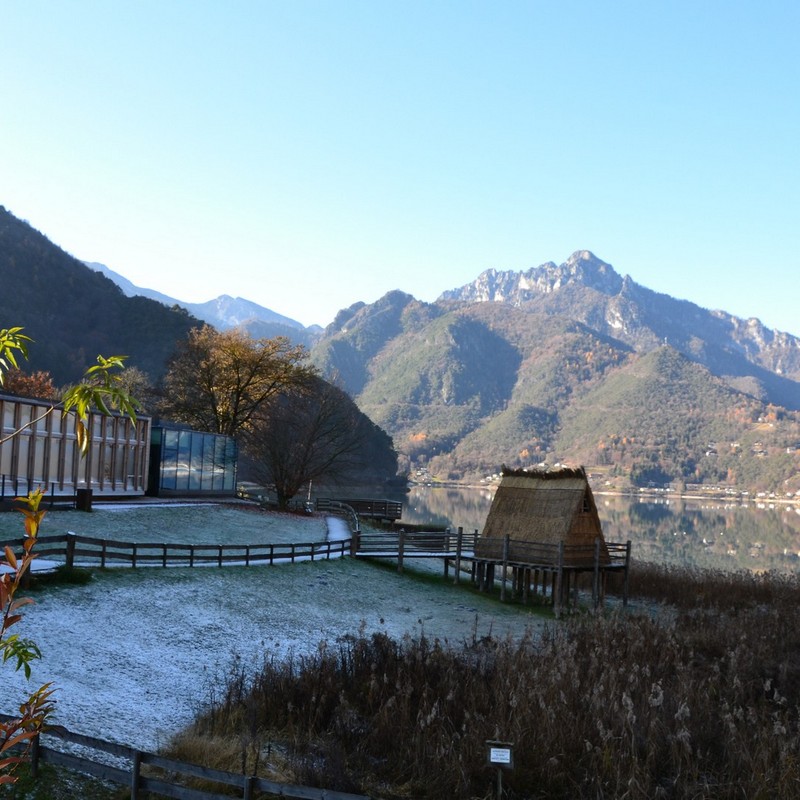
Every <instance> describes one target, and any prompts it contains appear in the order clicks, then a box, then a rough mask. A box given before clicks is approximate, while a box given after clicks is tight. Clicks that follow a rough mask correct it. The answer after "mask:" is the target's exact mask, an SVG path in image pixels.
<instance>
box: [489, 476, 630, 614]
mask: <svg viewBox="0 0 800 800" xmlns="http://www.w3.org/2000/svg"><path fill="white" fill-rule="evenodd" d="M629 551H630V547H629V545H624V546H622V545H609V544H608V543H606V541H605V538H604V537H603V530H602V526H601V524H600V517H599V516H598V513H597V506H596V505H595V501H594V495H593V494H592V490H591V487H590V486H589V481H588V479H587V477H586V471H585V470H584V469H583V467H578V468H570V467H560V468H557V469H552V470H530V471H528V470H509V469H506V468H504V469H503V473H502V479H501V481H500V485H499V486H498V488H497V491H496V493H495V496H494V500H493V502H492V506H491V508H490V510H489V515H488V517H487V519H486V524H485V526H484V529H483V533H482V535H481V536H480V537H479V538H478V540H477V542H476V544H475V558H476V562H477V574H478V580H479V584H481V587H482V588H486V589H488V588H489V586H490V584H493V583H494V580H495V571H496V568H500V569H501V570H502V572H501V573H500V576H501V579H502V581H503V586H502V588H503V593H504V592H505V581H506V576H507V574H508V573H509V571H510V572H511V577H512V580H513V590H514V591H515V592H517V591H521V592H522V593H523V596H524V597H525V598H527V595H528V592H529V590H530V588H531V580H533V581H534V584H533V588H534V590H537V589H538V585H539V582H541V589H542V594H543V595H546V593H547V588H548V587H547V584H548V582H549V583H550V584H551V586H550V596H551V600H552V603H553V605H554V607H555V608H556V610H560V608H561V607H562V606H563V605H564V604H565V602H568V600H569V590H570V585H572V588H573V589H574V590H575V591H576V592H577V584H578V575H579V574H580V573H581V572H591V573H592V575H593V582H592V595H593V600H594V603H595V605H597V604H599V602H600V600H601V598H602V593H603V591H604V587H605V577H606V572H607V571H608V570H617V569H624V570H625V574H626V575H627V564H628V560H629Z"/></svg>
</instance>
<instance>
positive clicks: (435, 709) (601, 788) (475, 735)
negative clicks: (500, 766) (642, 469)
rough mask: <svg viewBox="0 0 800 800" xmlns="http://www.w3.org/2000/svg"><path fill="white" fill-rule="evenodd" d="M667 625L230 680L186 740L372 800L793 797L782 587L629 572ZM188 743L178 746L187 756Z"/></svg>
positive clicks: (331, 653) (792, 664)
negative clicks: (492, 746) (499, 760)
mask: <svg viewBox="0 0 800 800" xmlns="http://www.w3.org/2000/svg"><path fill="white" fill-rule="evenodd" d="M631 587H632V588H633V587H637V591H641V592H642V595H641V596H642V597H644V598H648V599H650V600H652V601H654V602H666V601H669V602H670V603H671V606H670V608H671V609H672V613H669V614H657V613H656V614H653V613H647V614H630V613H622V612H616V613H612V614H608V615H591V616H590V615H586V616H580V615H575V616H572V617H571V618H569V619H567V620H564V621H559V622H556V621H555V620H553V621H552V622H548V623H547V624H546V626H545V627H544V629H543V630H540V631H527V632H526V633H525V634H523V635H521V636H519V637H516V638H506V639H499V640H498V639H491V640H486V639H483V640H478V639H476V638H473V639H472V640H471V641H467V642H464V643H463V644H462V645H461V646H459V647H456V648H454V647H452V646H449V645H447V644H446V643H443V642H440V641H437V640H431V639H428V638H425V637H419V638H405V639H403V640H400V641H397V640H392V639H389V638H388V637H386V636H385V635H382V634H375V635H372V636H366V635H361V636H357V637H349V638H348V637H345V638H343V639H341V640H339V641H337V642H335V643H329V642H326V643H322V644H320V646H319V648H318V649H317V651H316V653H314V654H313V655H311V656H303V657H294V658H290V659H288V660H286V661H280V662H279V661H274V660H270V661H268V662H267V663H265V664H263V666H262V667H261V668H260V669H258V670H256V671H255V672H254V673H252V674H251V673H249V672H248V671H247V670H245V669H243V668H241V667H237V668H236V669H235V670H233V671H232V672H231V674H230V675H229V676H228V679H227V681H226V682H225V685H224V686H221V687H219V696H218V697H216V698H214V700H213V702H212V704H211V706H210V708H209V710H208V711H207V713H205V714H204V715H202V716H201V717H199V718H198V719H197V721H196V723H195V725H194V726H193V729H192V730H191V731H188V732H186V733H185V734H183V736H182V737H181V741H182V746H183V748H184V750H183V751H177V752H178V754H179V755H180V756H181V757H188V753H187V749H188V750H190V749H191V748H192V747H193V746H195V745H196V742H197V741H198V740H199V741H203V740H204V739H207V738H214V737H216V738H218V739H219V738H221V739H223V740H225V739H227V740H228V741H236V742H237V743H238V756H237V758H238V762H239V763H238V764H237V765H236V766H237V767H238V768H242V769H243V770H244V771H249V772H251V771H254V770H255V769H258V770H260V771H262V772H269V771H270V770H272V771H273V774H274V771H275V770H277V771H278V772H279V773H280V775H279V777H282V778H284V779H288V780H295V781H297V782H303V783H310V784H314V785H318V786H326V787H328V788H336V789H340V790H345V791H355V792H363V793H366V794H370V795H371V796H373V797H383V798H400V797H416V798H427V797H429V798H444V797H447V798H481V797H488V796H493V795H492V791H493V790H492V783H493V781H494V774H493V771H492V769H490V768H489V767H488V766H487V763H486V760H487V759H486V756H487V746H486V741H487V740H489V739H502V740H506V741H511V742H514V744H515V748H514V768H513V770H511V771H509V772H508V773H507V774H505V775H504V786H505V787H506V789H507V796H508V797H511V798H593V800H594V799H597V798H629V799H630V800H652V799H653V798H676V799H677V798H681V799H682V798H722V799H724V798H731V800H733V798H737V800H739V799H740V798H748V799H749V800H753V799H756V800H758V798H764V799H765V800H766V798H771V799H773V798H774V799H775V800H782V799H783V798H786V800H788V798H796V797H798V796H800V736H799V734H800V723H799V720H798V717H799V713H798V712H799V711H800V603H798V602H797V601H798V599H800V586H798V581H797V579H795V578H786V577H783V578H782V577H777V576H747V575H739V576H732V575H728V576H725V575H722V574H708V573H695V572H690V573H686V572H684V571H681V570H668V569H650V568H639V569H635V570H634V574H632V579H631ZM193 743H194V744H193Z"/></svg>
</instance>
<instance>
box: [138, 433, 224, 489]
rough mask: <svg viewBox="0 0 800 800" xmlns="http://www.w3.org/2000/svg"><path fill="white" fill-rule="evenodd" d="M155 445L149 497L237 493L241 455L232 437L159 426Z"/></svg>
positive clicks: (151, 452)
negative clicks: (239, 455) (237, 470)
mask: <svg viewBox="0 0 800 800" xmlns="http://www.w3.org/2000/svg"><path fill="white" fill-rule="evenodd" d="M151 442H152V446H151V449H150V479H149V483H148V490H147V493H148V494H149V495H153V496H159V497H160V496H168V495H182V496H186V495H197V494H213V495H228V494H229V495H233V494H235V493H236V467H237V460H238V451H237V448H236V442H235V441H234V440H233V439H232V438H231V437H230V436H223V435H222V434H218V433H204V432H202V431H194V430H191V429H189V428H175V427H160V426H159V427H154V428H153V429H152V434H151Z"/></svg>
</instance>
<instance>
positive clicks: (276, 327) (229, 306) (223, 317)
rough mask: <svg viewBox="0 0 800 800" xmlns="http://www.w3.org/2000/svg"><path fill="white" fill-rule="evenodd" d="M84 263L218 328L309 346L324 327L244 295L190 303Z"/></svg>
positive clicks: (129, 290)
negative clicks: (238, 329) (259, 303)
mask: <svg viewBox="0 0 800 800" xmlns="http://www.w3.org/2000/svg"><path fill="white" fill-rule="evenodd" d="M84 263H85V264H86V266H87V267H89V268H90V269H92V270H94V271H95V272H100V273H102V274H103V275H105V276H106V277H107V278H109V279H110V280H112V281H114V283H116V284H117V286H119V287H120V288H121V289H122V291H123V292H124V293H125V294H126V295H127V296H128V297H136V296H142V297H148V298H150V299H151V300H156V301H158V302H159V303H163V304H164V305H167V306H170V307H172V306H179V307H181V308H185V309H186V310H187V311H188V312H189V313H190V314H192V316H194V317H197V318H198V319H200V320H202V321H203V322H207V323H208V324H209V325H212V326H213V327H215V328H218V329H219V330H227V329H228V328H244V329H245V330H247V331H248V332H249V333H250V334H251V336H254V337H255V338H266V339H269V338H272V337H273V336H287V337H288V338H290V339H292V341H294V342H297V343H298V344H304V345H306V346H310V345H311V344H312V343H313V342H314V340H315V339H316V338H317V337H318V335H319V333H320V332H321V331H322V328H321V327H320V326H318V325H312V326H310V327H308V328H306V327H305V326H304V325H303V324H302V323H300V322H298V321H297V320H294V319H291V318H290V317H285V316H283V315H282V314H278V313H277V312H276V311H272V310H271V309H269V308H265V307H264V306H261V305H258V304H257V303H253V302H252V301H250V300H245V299H244V298H242V297H231V296H230V295H227V294H223V295H220V296H219V297H216V298H214V299H213V300H209V301H207V302H205V303H187V302H185V301H183V300H178V299H177V298H174V297H170V296H169V295H165V294H162V293H161V292H158V291H156V290H154V289H148V288H143V287H141V286H136V285H135V284H134V283H132V282H131V281H129V280H128V279H127V278H125V277H124V276H122V275H120V274H119V273H118V272H115V271H114V270H112V269H111V268H110V267H108V266H106V265H105V264H100V263H98V262H96V261H85V262H84Z"/></svg>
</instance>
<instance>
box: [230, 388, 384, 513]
mask: <svg viewBox="0 0 800 800" xmlns="http://www.w3.org/2000/svg"><path fill="white" fill-rule="evenodd" d="M376 432H379V433H380V434H382V435H383V437H385V442H386V443H387V444H386V446H387V448H388V450H389V451H391V458H392V459H393V463H394V466H395V467H396V455H395V454H394V450H393V448H392V445H391V439H390V438H389V437H388V436H386V434H385V433H383V432H382V431H380V429H378V428H376V426H375V425H374V424H373V423H372V422H371V421H370V420H369V418H368V417H366V416H365V415H364V414H363V413H362V412H361V411H360V410H359V409H358V407H357V406H356V405H355V403H354V402H353V400H352V399H351V398H350V397H349V396H348V395H347V394H346V393H345V392H343V391H342V390H341V389H339V388H337V387H336V386H334V385H332V384H330V383H328V382H326V381H324V380H322V379H321V378H311V379H309V380H308V381H307V382H306V384H305V387H304V390H303V391H294V392H287V393H283V394H281V395H280V396H279V397H277V398H275V399H274V400H273V402H271V403H270V404H269V407H268V409H266V410H265V411H264V413H259V414H258V416H257V419H256V421H255V424H254V425H253V426H252V429H251V430H250V431H249V432H248V434H247V435H246V436H245V437H244V449H245V452H246V454H247V456H248V457H249V459H250V464H251V470H252V474H253V477H254V478H255V479H256V480H257V481H259V482H260V483H263V484H264V485H268V486H274V487H275V491H276V494H277V496H278V505H279V507H281V508H286V507H287V506H288V504H289V501H290V500H291V499H292V498H293V497H295V496H296V495H297V494H298V493H299V492H300V490H301V489H302V488H303V486H305V485H307V484H308V483H309V481H319V480H321V479H324V480H325V481H326V482H331V483H333V482H336V481H337V480H340V479H343V478H344V477H345V476H349V475H352V474H354V473H357V472H358V471H359V470H360V469H362V468H363V466H364V464H365V462H367V461H368V459H369V451H370V448H371V447H373V446H374V442H372V441H371V439H372V438H373V437H374V436H375V435H376Z"/></svg>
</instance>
